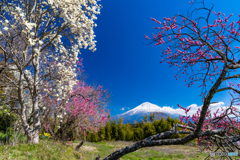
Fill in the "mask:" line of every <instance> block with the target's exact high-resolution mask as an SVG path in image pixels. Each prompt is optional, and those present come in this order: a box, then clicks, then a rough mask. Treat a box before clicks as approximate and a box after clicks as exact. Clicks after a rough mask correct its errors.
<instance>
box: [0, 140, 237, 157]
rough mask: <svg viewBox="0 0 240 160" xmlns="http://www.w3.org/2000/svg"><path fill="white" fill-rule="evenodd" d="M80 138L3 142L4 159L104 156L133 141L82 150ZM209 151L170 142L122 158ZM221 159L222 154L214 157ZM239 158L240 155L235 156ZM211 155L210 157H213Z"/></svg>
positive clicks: (88, 145)
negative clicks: (79, 144) (75, 140)
mask: <svg viewBox="0 0 240 160" xmlns="http://www.w3.org/2000/svg"><path fill="white" fill-rule="evenodd" d="M78 143H79V142H72V143H71V144H69V145H63V144H61V143H59V142H54V141H50V140H41V141H40V143H39V144H16V145H15V146H14V147H12V146H10V145H1V146H0V159H1V160H5V159H6V160H15V159H16V160H77V159H78V160H79V159H81V160H94V159H95V158H96V157H97V156H98V155H100V157H101V159H103V158H105V157H107V156H108V155H109V154H110V153H112V152H114V151H115V150H117V149H119V148H122V147H124V146H127V145H131V144H133V142H125V141H116V142H97V143H90V142H86V143H84V145H83V146H82V147H81V148H80V153H79V152H76V151H75V150H74V148H75V146H76V145H77V144H78ZM208 155H209V152H208V151H205V152H204V153H200V152H199V149H197V148H196V147H194V146H186V145H170V146H159V147H147V148H142V149H139V150H138V151H135V152H133V153H130V154H127V155H125V156H123V157H121V158H120V160H171V159H175V160H177V159H182V160H183V159H184V160H198V159H199V160H201V159H205V158H206V157H207V156H208ZM214 158H215V159H220V157H214ZM232 158H233V159H239V157H232ZM209 159H210V158H209Z"/></svg>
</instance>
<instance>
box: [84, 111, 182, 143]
mask: <svg viewBox="0 0 240 160" xmlns="http://www.w3.org/2000/svg"><path fill="white" fill-rule="evenodd" d="M143 118H144V119H143V120H141V122H137V123H136V124H131V123H128V124H123V119H122V118H118V123H117V120H116V119H115V120H110V121H108V122H107V123H106V125H105V126H102V127H100V130H99V131H98V132H97V133H88V135H87V137H86V140H87V141H88V142H98V141H103V140H106V141H115V140H122V141H139V140H142V139H144V138H147V137H149V136H152V135H155V134H157V133H161V132H165V131H169V130H170V129H171V128H172V127H173V125H174V124H176V123H180V122H179V120H178V119H177V118H175V119H173V118H171V117H170V116H169V117H168V118H167V119H166V120H165V119H164V118H163V117H162V118H161V119H158V120H156V119H155V115H154V114H150V116H149V117H148V116H147V115H144V117H143ZM183 136H185V135H173V136H172V137H171V138H180V137H183Z"/></svg>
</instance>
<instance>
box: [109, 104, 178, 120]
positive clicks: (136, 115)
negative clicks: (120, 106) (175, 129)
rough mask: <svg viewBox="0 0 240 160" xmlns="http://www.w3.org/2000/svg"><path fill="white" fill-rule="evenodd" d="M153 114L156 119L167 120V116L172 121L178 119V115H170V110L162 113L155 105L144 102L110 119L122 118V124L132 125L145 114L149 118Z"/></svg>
mask: <svg viewBox="0 0 240 160" xmlns="http://www.w3.org/2000/svg"><path fill="white" fill-rule="evenodd" d="M154 112H157V116H158V117H157V118H158V119H160V118H161V117H164V118H167V117H168V116H169V115H170V116H171V117H172V118H173V119H175V118H178V119H179V114H172V113H171V111H170V110H169V111H167V112H166V111H165V112H163V108H161V107H159V106H157V105H155V104H152V103H150V102H144V103H142V104H140V105H139V106H137V107H135V108H133V109H132V110H130V111H127V112H125V113H122V114H118V115H115V116H113V117H111V119H112V120H114V119H118V118H119V117H122V118H123V123H124V124H126V123H130V122H131V123H132V124H133V123H135V122H137V121H140V120H141V119H143V115H146V114H147V115H148V116H149V115H150V113H154Z"/></svg>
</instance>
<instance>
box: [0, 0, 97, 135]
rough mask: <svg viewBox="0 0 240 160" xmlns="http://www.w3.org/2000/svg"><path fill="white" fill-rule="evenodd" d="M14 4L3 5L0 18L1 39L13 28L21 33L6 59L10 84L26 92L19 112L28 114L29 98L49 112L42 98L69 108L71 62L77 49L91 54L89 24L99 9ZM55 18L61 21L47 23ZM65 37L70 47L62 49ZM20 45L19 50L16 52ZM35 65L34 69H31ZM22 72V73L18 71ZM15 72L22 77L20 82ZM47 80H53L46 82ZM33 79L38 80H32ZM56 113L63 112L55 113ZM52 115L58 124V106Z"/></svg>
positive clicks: (77, 1) (45, 0)
mask: <svg viewBox="0 0 240 160" xmlns="http://www.w3.org/2000/svg"><path fill="white" fill-rule="evenodd" d="M13 1H14V3H8V2H7V1H6V2H3V5H2V4H1V5H2V6H1V7H2V9H3V10H4V11H5V12H7V13H8V16H6V17H4V15H1V16H2V17H4V18H2V17H1V16H0V30H1V31H0V38H1V39H5V37H6V36H5V35H7V34H8V33H10V32H11V34H12V35H14V32H15V30H16V29H19V30H21V32H20V33H21V38H20V40H21V43H19V44H12V45H13V46H11V55H9V56H8V57H10V58H12V59H11V61H13V62H14V63H13V64H12V65H9V69H13V71H11V72H12V73H13V74H14V77H16V82H15V85H18V84H21V85H22V86H23V88H24V89H25V88H27V89H25V90H24V91H22V93H24V95H22V96H23V99H22V103H21V107H25V108H26V112H25V114H26V118H29V117H30V115H31V114H32V111H33V105H34V104H33V99H32V98H33V97H34V96H35V95H34V94H37V97H38V102H37V103H38V106H39V107H40V108H41V107H42V108H43V109H44V110H45V109H46V108H47V107H49V105H47V104H46V103H47V102H46V101H44V98H45V96H49V95H51V96H53V97H54V98H55V100H57V101H64V103H65V104H67V103H68V100H69V99H68V95H69V93H71V92H72V91H73V86H74V85H76V84H77V80H76V79H77V74H76V71H77V70H76V68H77V64H76V62H77V60H78V55H79V54H80V49H81V48H85V49H86V48H87V47H89V50H91V51H93V52H94V51H96V41H95V40H94V38H95V35H94V31H93V29H94V27H96V26H97V25H96V24H95V22H94V20H96V19H97V16H96V15H97V14H100V9H101V5H98V4H97V1H98V0H42V1H41V4H38V3H39V1H31V2H29V1H26V0H22V1H18V0H13ZM6 3H8V4H6ZM29 3H37V4H36V6H37V7H36V8H34V9H33V8H29V7H33V6H35V5H33V4H31V5H29ZM49 8H51V10H49ZM29 11H32V14H31V16H29V15H27V13H29ZM50 11H51V13H50ZM0 14H1V13H0ZM40 14H41V16H40ZM54 16H55V17H54ZM56 16H59V17H60V19H61V22H58V21H55V22H53V23H50V22H49V20H51V19H52V20H53V19H54V18H56ZM40 17H41V19H39V18H40ZM61 28H64V30H61ZM63 31H64V32H63ZM65 31H66V32H65ZM66 33H68V34H69V35H70V36H71V38H72V39H71V40H70V42H71V45H70V47H66V45H65V43H64V42H63V39H64V38H66V37H64V36H65V34H66ZM17 34H19V32H18V33H17ZM17 34H15V35H17ZM9 42H10V40H9ZM14 42H15V41H14ZM16 42H17V41H16ZM14 45H15V46H14ZM21 45H22V46H24V47H22V48H21ZM47 45H48V47H46V46H47ZM0 46H1V44H0ZM1 47H2V46H1ZM18 47H19V48H18ZM3 48H4V47H3ZM49 48H51V49H49ZM48 49H49V50H48ZM9 50H10V49H9ZM13 55H14V56H13ZM16 57H17V58H16ZM36 62H37V63H38V68H36V67H35V68H34V67H33V63H36ZM18 65H19V66H18ZM25 65H26V66H25ZM21 69H23V70H22V71H20V70H21ZM20 73H24V74H23V75H22V77H21V79H20V76H21V74H20ZM35 73H38V75H37V76H36V75H35ZM49 75H51V76H52V77H53V79H49ZM36 77H38V78H37V79H35V78H36ZM54 78H55V79H54ZM17 80H18V81H17ZM11 84H12V83H11ZM29 86H30V87H29ZM35 86H38V87H39V90H38V91H37V93H35V92H33V88H34V87H35ZM43 93H44V94H43ZM45 93H46V94H45ZM56 103H59V102H56ZM45 104H46V105H45ZM43 106H44V107H43ZM59 109H61V110H63V111H61V112H60V110H59ZM56 112H57V117H58V118H61V119H62V118H63V115H66V114H67V113H66V112H65V111H64V108H62V107H59V106H56ZM19 123H20V122H19ZM25 125H26V124H25ZM28 127H30V126H27V125H26V127H25V128H28ZM30 128H31V127H30ZM59 128H60V126H59ZM25 131H26V132H28V130H25Z"/></svg>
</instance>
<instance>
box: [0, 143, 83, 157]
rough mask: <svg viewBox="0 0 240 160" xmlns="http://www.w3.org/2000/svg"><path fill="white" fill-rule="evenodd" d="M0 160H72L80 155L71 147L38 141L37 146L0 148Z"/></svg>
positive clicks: (4, 146) (23, 145)
mask: <svg viewBox="0 0 240 160" xmlns="http://www.w3.org/2000/svg"><path fill="white" fill-rule="evenodd" d="M0 157H1V160H3V159H9V160H13V159H14V160H15V159H16V160H45V159H46V160H48V159H49V160H50V159H51V160H58V159H59V160H74V159H79V158H80V157H81V154H80V153H78V152H76V151H75V150H74V149H73V148H72V147H70V146H68V145H66V146H64V145H62V144H61V143H58V142H53V141H48V140H40V143H39V144H21V143H20V144H17V145H15V146H14V147H12V146H10V145H2V146H0Z"/></svg>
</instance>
